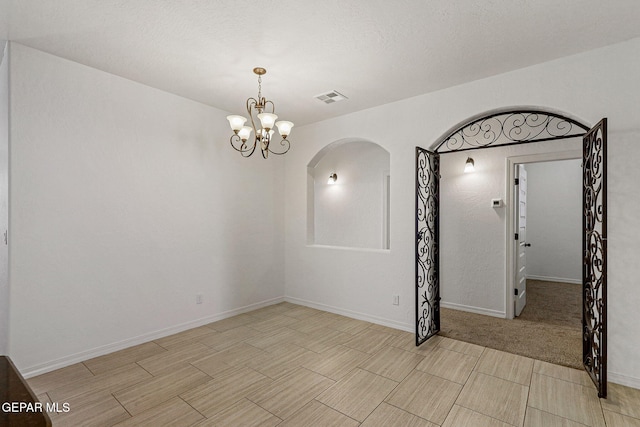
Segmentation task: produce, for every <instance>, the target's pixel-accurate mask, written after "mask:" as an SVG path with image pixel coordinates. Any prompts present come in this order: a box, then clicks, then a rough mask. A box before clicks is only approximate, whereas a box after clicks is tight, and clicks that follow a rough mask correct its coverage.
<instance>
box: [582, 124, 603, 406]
mask: <svg viewBox="0 0 640 427" xmlns="http://www.w3.org/2000/svg"><path fill="white" fill-rule="evenodd" d="M582 162H583V165H582V176H583V183H582V186H583V188H582V190H583V195H582V200H583V217H582V221H583V227H582V228H583V236H582V253H583V259H582V362H583V364H584V368H585V369H586V371H587V373H588V374H589V376H590V377H591V379H592V380H593V382H594V383H595V385H596V387H597V388H598V396H600V397H603V398H604V397H606V396H607V178H606V177H607V119H602V120H601V121H600V123H598V124H597V125H596V126H595V127H594V128H593V129H591V130H590V131H589V132H588V133H587V134H586V135H585V136H584V139H583V154H582Z"/></svg>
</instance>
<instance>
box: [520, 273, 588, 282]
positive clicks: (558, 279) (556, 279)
mask: <svg viewBox="0 0 640 427" xmlns="http://www.w3.org/2000/svg"><path fill="white" fill-rule="evenodd" d="M527 279H531V280H542V281H544V282H560V283H571V284H573V285H581V284H582V280H580V279H567V278H564V277H547V276H535V275H534V276H532V275H529V274H527Z"/></svg>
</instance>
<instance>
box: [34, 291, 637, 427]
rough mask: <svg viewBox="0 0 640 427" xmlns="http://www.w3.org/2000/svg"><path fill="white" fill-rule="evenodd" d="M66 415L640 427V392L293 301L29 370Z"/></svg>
mask: <svg viewBox="0 0 640 427" xmlns="http://www.w3.org/2000/svg"><path fill="white" fill-rule="evenodd" d="M29 384H30V385H31V387H32V388H33V390H34V392H35V393H36V394H37V395H38V397H39V398H40V399H41V400H42V401H47V402H58V403H59V404H60V407H62V404H63V403H65V402H66V403H68V404H69V407H70V411H69V412H67V413H60V414H56V413H53V414H51V418H52V420H53V424H54V426H80V425H83V426H85V425H86V426H92V425H95V426H112V425H118V426H147V425H148V426H163V425H172V426H243V427H244V426H276V425H278V426H358V425H362V426H375V427H379V426H403V427H404V426H416V427H417V426H425V427H433V426H446V427H457V426H470V427H476V426H478V427H481V426H506V427H508V426H525V427H536V426H544V427H553V426H562V427H573V426H576V427H579V426H605V425H606V426H607V427H616V426H624V427H640V390H636V389H631V388H628V387H623V386H620V385H617V384H610V385H609V398H608V399H606V400H604V399H598V397H597V394H596V391H595V387H594V386H593V384H592V383H591V380H590V379H589V377H588V376H587V374H586V373H584V372H582V371H579V370H575V369H570V368H566V367H562V366H557V365H552V364H549V363H546V362H541V361H538V360H533V359H528V358H526V357H522V356H516V355H513V354H509V353H504V352H501V351H497V350H492V349H489V348H484V347H480V346H477V345H473V344H468V343H464V342H461V341H455V340H451V339H448V338H443V337H439V336H436V337H434V338H432V339H431V340H429V341H427V343H425V344H423V345H422V346H420V347H415V345H414V336H413V334H411V333H408V332H403V331H398V330H394V329H390V328H386V327H383V326H379V325H374V324H371V323H368V322H364V321H361V320H355V319H350V318H347V317H343V316H339V315H336V314H332V313H327V312H322V311H318V310H314V309H311V308H308V307H303V306H299V305H294V304H290V303H281V304H277V305H273V306H270V307H266V308H263V309H260V310H256V311H253V312H250V313H246V314H242V315H239V316H235V317H232V318H229V319H225V320H222V321H219V322H215V323H211V324H209V325H206V326H202V327H199V328H195V329H191V330H189V331H185V332H182V333H179V334H176V335H172V336H170V337H165V338H162V339H158V340H156V341H153V342H149V343H145V344H141V345H138V346H135V347H132V348H129V349H126V350H122V351H118V352H115V353H111V354H108V355H105V356H101V357H97V358H95V359H91V360H87V361H85V362H83V363H78V364H75V365H72V366H69V367H66V368H63V369H59V370H57V371H53V372H49V373H47V374H44V375H40V376H38V377H34V378H31V379H29Z"/></svg>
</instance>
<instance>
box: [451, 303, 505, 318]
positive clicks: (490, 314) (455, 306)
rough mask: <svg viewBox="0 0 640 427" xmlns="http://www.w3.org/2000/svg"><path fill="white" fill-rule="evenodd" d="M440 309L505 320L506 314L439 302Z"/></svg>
mask: <svg viewBox="0 0 640 427" xmlns="http://www.w3.org/2000/svg"><path fill="white" fill-rule="evenodd" d="M440 307H443V308H450V309H452V310H460V311H468V312H469V313H476V314H484V315H485V316H492V317H499V318H501V319H505V318H506V317H507V313H505V312H504V311H497V310H490V309H488V308H482V307H473V306H470V305H463V304H455V303H452V302H445V301H440Z"/></svg>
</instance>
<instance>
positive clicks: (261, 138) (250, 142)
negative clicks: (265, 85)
mask: <svg viewBox="0 0 640 427" xmlns="http://www.w3.org/2000/svg"><path fill="white" fill-rule="evenodd" d="M253 72H254V73H255V74H257V75H258V98H257V99H256V98H249V99H247V113H248V114H249V119H250V120H251V126H245V122H246V121H247V119H246V118H245V117H242V116H235V115H232V116H227V120H229V125H230V126H231V130H232V131H233V135H231V138H230V142H231V146H232V147H233V148H234V149H235V150H236V151H239V152H240V154H242V156H243V157H249V156H251V155H252V154H253V152H254V151H255V150H256V147H257V146H259V147H260V150H261V151H262V157H264V158H265V159H266V158H267V157H269V153H273V154H278V155H280V154H285V153H286V152H287V151H289V148H290V147H291V144H290V143H289V140H288V139H287V137H288V136H289V135H290V134H291V128H292V127H293V123H291V122H287V121H284V120H281V121H279V122H276V119H277V118H278V116H277V115H276V114H275V108H276V107H275V105H274V103H273V102H272V101H269V100H267V99H266V98H264V97H263V96H262V76H263V75H264V74H266V72H267V70H265V69H264V68H260V67H256V68H254V69H253ZM266 110H271V112H266ZM254 115H255V116H256V117H257V120H256V119H254ZM258 120H260V123H259V124H260V127H257V126H256V122H257V121H258ZM274 125H275V126H276V127H277V128H278V132H279V133H280V136H281V137H282V139H281V140H280V143H279V146H276V147H274V146H273V145H271V141H272V138H273V135H274V133H275V131H274V129H273V126H274ZM252 132H253V137H252V136H251V133H252Z"/></svg>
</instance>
